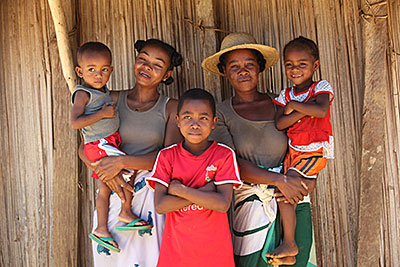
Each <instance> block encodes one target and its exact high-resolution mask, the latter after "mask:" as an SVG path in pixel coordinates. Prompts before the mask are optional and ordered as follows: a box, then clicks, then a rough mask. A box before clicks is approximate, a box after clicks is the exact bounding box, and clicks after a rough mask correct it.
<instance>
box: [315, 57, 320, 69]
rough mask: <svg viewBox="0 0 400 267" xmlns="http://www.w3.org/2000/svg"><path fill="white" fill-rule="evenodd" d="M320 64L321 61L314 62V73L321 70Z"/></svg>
mask: <svg viewBox="0 0 400 267" xmlns="http://www.w3.org/2000/svg"><path fill="white" fill-rule="evenodd" d="M319 64H320V61H319V59H317V60H315V61H314V71H316V70H317V69H318V68H319Z"/></svg>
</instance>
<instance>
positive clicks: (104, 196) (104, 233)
mask: <svg viewBox="0 0 400 267" xmlns="http://www.w3.org/2000/svg"><path fill="white" fill-rule="evenodd" d="M110 194H111V190H110V188H108V186H107V185H106V184H105V183H103V182H102V181H100V180H99V194H98V195H97V198H96V209H97V228H96V229H94V231H93V234H95V235H96V236H98V237H112V235H111V234H110V232H109V231H108V227H107V224H108V210H109V206H110ZM107 242H109V243H110V244H112V245H114V246H116V247H118V244H117V243H116V242H114V241H107Z"/></svg>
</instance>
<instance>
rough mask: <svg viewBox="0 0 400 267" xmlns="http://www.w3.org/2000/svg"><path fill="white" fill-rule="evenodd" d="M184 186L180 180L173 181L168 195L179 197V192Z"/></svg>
mask: <svg viewBox="0 0 400 267" xmlns="http://www.w3.org/2000/svg"><path fill="white" fill-rule="evenodd" d="M183 186H184V185H183V184H182V183H181V182H180V181H179V180H176V179H174V180H172V181H171V183H169V186H168V194H170V195H173V196H179V191H180V189H182V187H183Z"/></svg>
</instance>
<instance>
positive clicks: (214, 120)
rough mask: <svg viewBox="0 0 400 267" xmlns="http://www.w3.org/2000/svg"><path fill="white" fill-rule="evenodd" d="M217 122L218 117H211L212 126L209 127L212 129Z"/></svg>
mask: <svg viewBox="0 0 400 267" xmlns="http://www.w3.org/2000/svg"><path fill="white" fill-rule="evenodd" d="M217 122H218V117H217V116H215V117H214V119H213V125H212V127H211V128H212V129H214V128H215V126H216V125H217Z"/></svg>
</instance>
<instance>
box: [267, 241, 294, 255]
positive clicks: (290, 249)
mask: <svg viewBox="0 0 400 267" xmlns="http://www.w3.org/2000/svg"><path fill="white" fill-rule="evenodd" d="M297 253H299V249H298V248H297V245H296V242H282V244H280V245H279V247H277V248H276V249H274V250H273V251H271V252H268V253H265V255H266V256H267V257H271V258H285V257H290V256H296V255H297Z"/></svg>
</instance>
